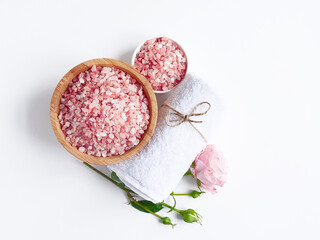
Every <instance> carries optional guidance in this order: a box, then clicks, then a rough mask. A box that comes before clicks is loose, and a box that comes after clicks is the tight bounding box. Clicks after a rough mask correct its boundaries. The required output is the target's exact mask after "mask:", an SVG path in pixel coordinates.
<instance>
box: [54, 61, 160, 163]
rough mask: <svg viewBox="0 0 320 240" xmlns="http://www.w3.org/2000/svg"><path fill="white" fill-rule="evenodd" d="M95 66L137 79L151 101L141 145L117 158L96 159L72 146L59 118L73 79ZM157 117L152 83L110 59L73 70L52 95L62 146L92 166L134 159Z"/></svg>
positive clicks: (147, 138) (56, 129) (89, 62)
mask: <svg viewBox="0 0 320 240" xmlns="http://www.w3.org/2000/svg"><path fill="white" fill-rule="evenodd" d="M93 65H96V66H101V67H115V68H118V69H121V70H122V71H124V72H126V73H128V74H130V75H131V76H132V77H133V78H134V79H136V80H137V81H138V82H139V83H140V85H141V86H142V87H143V90H144V93H145V94H146V96H147V98H148V99H149V111H150V119H149V126H148V128H147V130H146V131H145V133H144V135H143V136H142V139H141V141H140V142H139V144H138V145H136V146H134V147H133V148H131V149H130V150H128V151H126V152H125V153H124V154H122V155H116V156H110V157H96V156H92V155H88V154H86V153H82V152H80V151H79V150H78V149H77V148H76V147H73V146H71V144H70V143H69V142H67V141H66V136H65V134H64V133H63V132H62V129H61V126H60V122H59V119H58V116H59V105H60V99H61V96H62V94H63V93H64V92H65V91H66V89H67V87H68V84H69V83H70V82H71V81H72V79H73V78H75V77H76V76H78V75H79V74H80V73H82V72H84V71H86V70H88V69H90V68H91V67H92V66H93ZM157 115H158V106H157V99H156V97H155V94H154V92H153V89H152V87H151V85H150V83H149V82H148V80H147V79H146V78H145V77H144V76H143V75H142V74H140V73H139V72H138V71H137V70H135V69H134V68H133V67H132V66H130V65H129V64H127V63H124V62H122V61H119V60H114V59H109V58H99V59H93V60H89V61H86V62H83V63H81V64H79V65H77V66H75V67H74V68H72V69H71V70H70V71H69V72H68V73H67V74H66V75H64V77H63V78H62V79H61V80H60V82H59V83H58V85H57V87H56V89H55V90H54V93H53V95H52V99H51V104H50V119H51V124H52V128H53V131H54V133H55V135H56V137H57V138H58V140H59V142H60V143H61V144H62V146H63V147H64V148H65V149H66V150H67V151H68V152H70V153H71V154H72V155H74V156H75V157H77V158H78V159H80V160H82V161H84V162H87V163H90V164H97V165H110V164H115V163H119V162H122V161H124V160H127V159H129V158H131V157H133V156H134V155H136V154H137V153H138V152H139V151H141V149H142V148H143V147H144V146H145V145H146V144H147V143H148V141H149V140H150V138H151V136H152V134H153V131H154V128H155V126H156V122H157Z"/></svg>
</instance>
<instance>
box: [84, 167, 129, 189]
mask: <svg viewBox="0 0 320 240" xmlns="http://www.w3.org/2000/svg"><path fill="white" fill-rule="evenodd" d="M83 164H84V165H86V166H87V167H89V168H91V169H92V170H93V171H95V172H96V173H99V174H100V175H101V176H103V177H104V178H106V179H108V180H109V181H110V182H112V183H113V184H115V185H116V186H117V187H119V188H121V187H120V186H119V183H118V182H116V181H115V180H113V179H112V178H110V177H108V176H107V175H105V174H104V173H103V172H100V171H99V170H98V169H96V168H94V167H92V166H91V165H90V164H88V163H86V162H83ZM121 189H122V190H124V191H126V192H131V193H134V192H133V191H131V190H130V189H127V188H121Z"/></svg>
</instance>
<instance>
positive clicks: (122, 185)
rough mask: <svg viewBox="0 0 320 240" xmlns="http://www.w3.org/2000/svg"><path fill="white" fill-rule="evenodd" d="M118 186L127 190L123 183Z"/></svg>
mask: <svg viewBox="0 0 320 240" xmlns="http://www.w3.org/2000/svg"><path fill="white" fill-rule="evenodd" d="M118 186H119V187H120V188H122V189H123V188H125V186H126V185H124V183H123V182H120V183H119V184H118Z"/></svg>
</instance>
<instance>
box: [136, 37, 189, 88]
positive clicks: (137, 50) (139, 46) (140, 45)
mask: <svg viewBox="0 0 320 240" xmlns="http://www.w3.org/2000/svg"><path fill="white" fill-rule="evenodd" d="M162 37H165V36H162ZM155 38H158V37H155ZM166 38H168V37H166ZM151 39H154V38H151ZM169 39H170V40H171V41H173V42H175V43H176V44H177V45H178V47H179V48H180V49H181V50H182V51H183V52H184V55H185V56H186V62H187V67H186V74H185V75H184V78H183V79H182V80H181V81H180V83H181V82H182V81H183V80H184V79H185V77H186V75H187V72H188V57H187V54H186V52H185V51H184V49H183V48H182V47H181V45H180V44H179V43H178V42H176V41H175V40H173V39H172V38H169ZM148 40H149V39H148ZM148 40H145V41H144V42H142V43H141V44H139V45H138V47H137V48H136V49H135V50H134V52H133V55H132V59H131V65H132V66H133V65H134V60H135V59H136V56H137V53H138V52H139V51H140V48H141V47H142V45H143V44H144V43H145V42H146V41H148ZM180 83H178V84H177V85H176V86H178V85H179V84H180ZM176 86H174V87H173V88H171V89H169V90H167V91H155V90H153V91H154V93H157V94H161V93H168V92H170V91H171V90H172V89H174V88H175V87H176Z"/></svg>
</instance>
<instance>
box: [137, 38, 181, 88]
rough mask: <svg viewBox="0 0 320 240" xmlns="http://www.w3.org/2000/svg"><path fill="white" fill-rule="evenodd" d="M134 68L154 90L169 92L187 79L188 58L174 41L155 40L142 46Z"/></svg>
mask: <svg viewBox="0 0 320 240" xmlns="http://www.w3.org/2000/svg"><path fill="white" fill-rule="evenodd" d="M134 67H135V68H136V69H137V70H138V71H139V72H140V73H141V74H142V75H144V76H145V77H146V78H147V79H148V80H149V82H150V83H151V86H152V88H153V90H156V91H167V90H170V89H172V88H174V87H175V86H176V85H177V84H178V83H179V82H181V81H182V80H183V78H184V77H185V75H186V71H187V58H186V55H185V53H184V52H183V50H182V49H181V48H180V47H179V45H178V44H177V43H176V42H174V41H173V40H171V39H169V38H165V37H160V38H154V39H150V40H148V41H146V42H145V43H144V44H143V45H142V47H141V48H140V50H139V52H138V53H137V54H136V57H135V60H134Z"/></svg>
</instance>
